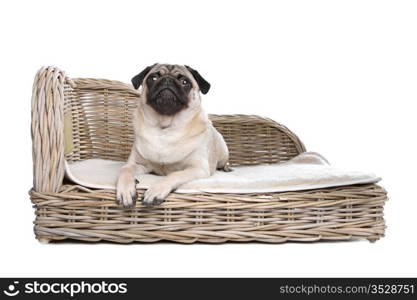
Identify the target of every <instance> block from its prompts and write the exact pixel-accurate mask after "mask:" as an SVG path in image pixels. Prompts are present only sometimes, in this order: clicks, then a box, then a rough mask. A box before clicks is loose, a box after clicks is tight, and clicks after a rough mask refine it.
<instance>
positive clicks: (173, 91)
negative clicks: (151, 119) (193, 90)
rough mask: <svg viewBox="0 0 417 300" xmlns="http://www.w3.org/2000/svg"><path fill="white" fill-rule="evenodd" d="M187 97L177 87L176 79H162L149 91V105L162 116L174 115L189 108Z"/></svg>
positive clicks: (167, 77)
mask: <svg viewBox="0 0 417 300" xmlns="http://www.w3.org/2000/svg"><path fill="white" fill-rule="evenodd" d="M187 103H188V100H187V95H186V94H184V93H183V91H182V89H181V88H180V87H179V86H177V84H176V82H175V79H174V78H171V77H169V76H166V77H162V78H160V79H159V80H158V82H157V83H156V84H155V85H154V86H153V87H152V88H150V89H149V91H148V96H147V104H149V105H150V106H151V107H152V108H153V109H154V110H156V111H157V112H158V113H160V114H161V115H174V114H176V113H178V112H179V111H180V110H182V109H183V108H184V107H186V106H187Z"/></svg>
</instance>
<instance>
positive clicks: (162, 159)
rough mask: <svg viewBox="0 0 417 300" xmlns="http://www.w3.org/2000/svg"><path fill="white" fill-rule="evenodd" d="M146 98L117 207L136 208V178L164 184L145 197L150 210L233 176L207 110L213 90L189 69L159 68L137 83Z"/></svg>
mask: <svg viewBox="0 0 417 300" xmlns="http://www.w3.org/2000/svg"><path fill="white" fill-rule="evenodd" d="M132 84H133V87H134V88H135V89H139V88H140V94H141V96H140V98H139V103H138V106H137V109H136V110H135V112H134V116H133V127H134V132H135V141H134V143H133V146H132V150H131V153H130V155H129V158H128V160H127V162H126V164H125V165H124V166H123V167H122V169H121V172H120V175H119V178H118V180H117V185H116V196H117V202H118V203H119V204H121V205H123V207H125V208H131V207H134V206H135V205H136V200H137V192H136V183H137V182H136V178H138V176H139V177H140V175H141V174H146V173H154V174H157V175H161V176H162V177H161V179H160V180H159V181H158V182H157V183H156V184H155V185H153V186H150V187H149V188H148V189H147V190H146V191H145V192H144V194H143V198H142V203H143V204H144V205H145V206H154V205H159V204H161V203H162V202H163V201H164V199H165V198H166V197H167V196H168V194H169V193H171V192H172V191H173V190H175V189H176V188H178V187H179V186H180V185H182V184H184V183H186V182H189V181H191V180H194V179H199V178H204V177H208V176H210V175H211V174H213V173H214V172H215V170H216V169H222V170H224V171H230V168H229V166H228V159H229V151H228V149H227V145H226V143H225V141H224V139H223V137H222V135H221V134H220V133H219V132H218V131H217V130H216V129H215V128H214V127H213V125H212V123H211V121H210V120H209V119H208V116H207V114H206V113H205V112H204V110H203V108H202V106H201V95H200V93H202V94H207V92H208V91H209V89H210V84H209V83H208V82H207V81H206V80H205V79H204V78H203V77H202V76H201V75H200V74H199V72H197V71H196V70H194V69H192V68H191V67H189V66H183V65H169V64H154V65H152V66H149V67H147V68H145V69H144V70H143V71H142V72H140V73H139V74H138V75H136V76H135V77H133V78H132Z"/></svg>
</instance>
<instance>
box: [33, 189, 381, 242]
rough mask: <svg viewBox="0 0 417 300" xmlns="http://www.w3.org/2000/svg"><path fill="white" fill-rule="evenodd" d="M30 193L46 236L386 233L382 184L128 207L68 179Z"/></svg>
mask: <svg viewBox="0 0 417 300" xmlns="http://www.w3.org/2000/svg"><path fill="white" fill-rule="evenodd" d="M140 193H141V192H140ZM30 195H31V199H32V202H33V203H34V205H35V208H36V220H35V233H36V237H37V238H38V239H39V240H40V241H42V242H48V241H50V240H63V239H74V240H82V241H91V242H96V241H110V242H117V243H131V242H147V243H148V242H157V241H171V242H180V243H194V242H204V243H223V242H228V241H233V242H249V241H258V242H267V243H282V242H288V241H297V242H313V241H319V240H348V239H352V238H365V239H368V240H371V241H375V240H378V239H379V238H380V237H382V236H383V235H384V231H385V222H384V219H383V206H384V203H385V201H386V200H387V197H386V192H385V191H384V189H383V188H381V187H380V186H378V185H375V184H368V185H353V186H345V187H337V188H327V189H319V190H311V191H301V192H300V191H299V192H287V193H268V194H176V193H172V194H171V195H170V196H169V197H168V199H167V200H166V202H164V203H163V204H162V205H161V206H159V207H156V208H146V207H143V206H142V205H141V204H137V208H135V209H129V210H125V209H122V208H120V207H118V206H117V205H116V203H115V200H114V199H115V196H114V191H112V190H90V189H87V188H84V187H81V186H76V185H64V186H63V187H62V189H61V191H60V192H59V193H39V192H35V191H33V190H32V191H31V192H30ZM139 196H141V195H139Z"/></svg>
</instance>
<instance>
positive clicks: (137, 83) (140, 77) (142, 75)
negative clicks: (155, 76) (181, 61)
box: [132, 64, 156, 89]
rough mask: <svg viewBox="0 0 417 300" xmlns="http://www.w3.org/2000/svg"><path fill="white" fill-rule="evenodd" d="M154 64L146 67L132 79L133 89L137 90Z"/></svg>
mask: <svg viewBox="0 0 417 300" xmlns="http://www.w3.org/2000/svg"><path fill="white" fill-rule="evenodd" d="M155 65H156V64H153V65H152V66H149V67H146V68H145V69H144V70H143V71H142V72H140V73H139V74H138V75H136V76H135V77H133V78H132V84H133V87H134V88H135V89H138V88H139V87H140V86H141V85H142V82H143V79H145V77H146V75H148V73H149V71H150V70H151V69H152V68H153V67H154V66H155Z"/></svg>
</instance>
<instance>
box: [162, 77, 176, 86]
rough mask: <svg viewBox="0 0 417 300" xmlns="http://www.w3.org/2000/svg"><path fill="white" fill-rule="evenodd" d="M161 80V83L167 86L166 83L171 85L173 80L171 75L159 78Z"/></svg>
mask: <svg viewBox="0 0 417 300" xmlns="http://www.w3.org/2000/svg"><path fill="white" fill-rule="evenodd" d="M161 81H162V84H163V85H165V86H168V85H171V84H172V83H173V82H174V79H173V78H171V77H163V78H162V79H161Z"/></svg>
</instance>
